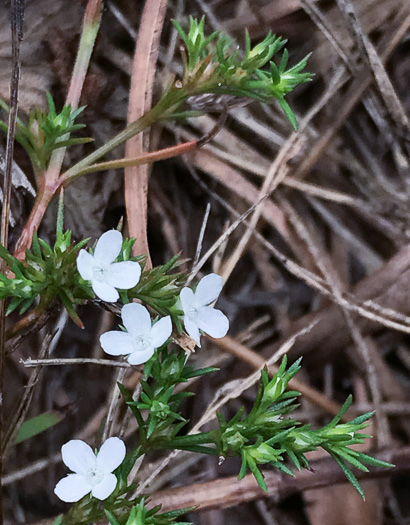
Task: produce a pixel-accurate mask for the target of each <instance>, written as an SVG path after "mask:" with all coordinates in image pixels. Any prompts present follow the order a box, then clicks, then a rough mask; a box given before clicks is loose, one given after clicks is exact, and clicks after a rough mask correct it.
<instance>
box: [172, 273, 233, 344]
mask: <svg viewBox="0 0 410 525" xmlns="http://www.w3.org/2000/svg"><path fill="white" fill-rule="evenodd" d="M222 286H223V280H222V277H221V276H220V275H217V274H216V273H211V274H209V275H206V276H205V277H204V278H203V279H201V280H200V281H199V284H198V286H197V288H196V290H195V292H193V291H192V290H191V289H190V288H183V289H182V290H181V294H180V299H181V306H182V310H183V311H184V326H185V330H186V331H187V332H188V335H189V336H190V337H191V338H192V339H193V340H194V341H195V342H196V344H197V345H198V346H199V347H200V346H201V344H200V340H199V339H200V332H199V330H202V331H203V332H205V333H207V334H208V335H210V336H211V337H216V338H219V337H224V336H225V335H226V333H227V331H228V329H229V321H228V318H227V317H226V315H225V314H223V313H222V312H221V311H220V310H215V309H214V308H213V307H211V306H209V305H210V304H211V303H213V302H214V301H216V300H217V299H218V296H219V294H220V293H221V290H222Z"/></svg>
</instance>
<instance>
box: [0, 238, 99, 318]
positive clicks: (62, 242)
mask: <svg viewBox="0 0 410 525" xmlns="http://www.w3.org/2000/svg"><path fill="white" fill-rule="evenodd" d="M87 241H88V239H85V240H83V241H81V242H79V243H78V244H73V243H72V241H71V232H70V231H67V232H65V233H61V232H58V233H57V237H56V241H55V243H54V246H53V247H51V246H50V245H49V244H48V243H47V242H46V241H44V240H43V239H39V238H38V237H37V235H35V236H34V238H33V245H32V248H31V250H30V251H29V250H27V251H26V260H25V263H24V264H23V263H22V262H21V261H19V260H18V259H17V258H16V257H14V256H13V255H11V253H10V252H9V251H8V250H7V249H6V248H4V246H1V245H0V257H1V258H2V259H4V260H5V261H6V263H7V265H8V267H9V269H10V271H11V272H12V273H13V274H14V277H8V276H6V275H3V274H1V273H0V299H5V298H8V297H12V300H11V302H10V304H9V307H8V309H7V314H10V313H11V312H13V311H14V310H16V309H17V308H20V313H21V314H22V313H24V312H25V311H26V310H27V309H28V308H30V306H32V304H33V303H34V301H35V300H36V299H37V298H38V299H39V306H38V309H39V310H41V311H44V310H46V309H47V308H48V307H49V306H50V305H51V304H53V303H54V301H55V300H57V299H59V300H60V301H61V303H62V304H63V305H64V307H65V308H66V310H67V312H68V314H69V315H70V317H71V318H72V319H73V321H74V322H76V323H77V324H80V325H81V321H80V319H79V317H78V315H77V313H76V311H75V310H74V306H73V303H75V302H80V301H82V300H84V299H90V298H92V293H91V288H90V287H89V286H88V285H85V284H84V281H82V280H81V278H80V275H79V274H78V272H77V266H76V258H77V255H78V252H79V251H80V249H81V248H82V247H83V246H84V245H85V244H86V243H87Z"/></svg>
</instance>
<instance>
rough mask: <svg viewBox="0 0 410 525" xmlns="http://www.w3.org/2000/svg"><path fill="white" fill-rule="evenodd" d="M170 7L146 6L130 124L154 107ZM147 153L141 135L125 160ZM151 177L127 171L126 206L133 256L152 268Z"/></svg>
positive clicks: (162, 3) (144, 171)
mask: <svg viewBox="0 0 410 525" xmlns="http://www.w3.org/2000/svg"><path fill="white" fill-rule="evenodd" d="M167 3H168V2H167V0H147V1H146V2H145V7H144V12H143V15H142V19H141V27H140V31H139V34H138V40H137V45H136V49H135V54H134V64H133V69H132V75H131V87H130V97H129V105H128V123H131V122H135V121H136V120H137V119H138V118H139V117H141V116H142V115H143V114H144V112H145V111H147V110H148V109H149V108H150V107H151V102H152V89H153V84H154V75H155V71H156V64H157V57H158V51H159V39H160V36H161V29H162V25H163V23H164V18H165V11H166V8H167ZM148 149H149V148H148V135H147V134H141V133H140V134H139V135H136V136H135V137H133V138H132V139H130V140H129V141H128V142H127V144H126V147H125V153H126V157H129V158H132V157H138V156H140V155H142V153H143V152H144V151H148ZM148 176H149V166H147V165H142V166H130V167H128V168H125V178H124V185H125V205H126V208H127V220H128V229H129V234H130V237H133V238H134V239H136V243H135V244H134V247H133V250H134V255H140V254H141V253H144V254H146V255H147V267H150V266H152V264H151V261H150V255H149V253H150V251H149V246H148V239H147V220H148V219H147V211H148V200H147V199H148Z"/></svg>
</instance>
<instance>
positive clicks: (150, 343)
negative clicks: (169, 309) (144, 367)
mask: <svg viewBox="0 0 410 525" xmlns="http://www.w3.org/2000/svg"><path fill="white" fill-rule="evenodd" d="M121 317H122V322H123V324H124V326H125V328H126V329H127V331H126V332H120V331H118V330H117V331H111V332H106V333H105V334H102V336H101V337H100V343H101V346H102V347H103V350H104V352H106V353H107V354H110V355H128V361H129V362H130V363H131V364H132V365H140V364H141V363H145V362H146V361H148V359H150V357H152V355H153V354H154V352H155V349H156V348H159V347H160V346H162V345H163V344H164V343H165V341H166V340H167V339H168V337H169V336H170V335H171V332H172V322H171V317H170V316H169V315H167V317H163V318H162V319H160V320H159V321H158V322H157V323H155V324H154V325H152V323H151V316H150V314H149V312H148V310H147V309H146V308H145V307H144V306H142V305H141V304H138V303H130V304H126V305H124V306H123V308H122V310H121Z"/></svg>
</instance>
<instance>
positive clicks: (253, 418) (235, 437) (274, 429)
mask: <svg viewBox="0 0 410 525" xmlns="http://www.w3.org/2000/svg"><path fill="white" fill-rule="evenodd" d="M299 369H300V359H299V360H298V361H296V362H295V363H293V365H292V366H291V367H290V368H288V369H286V356H285V357H284V358H283V360H282V363H281V365H280V367H279V370H278V372H277V373H276V374H275V375H274V376H273V378H272V379H270V380H269V378H268V374H267V371H266V370H262V372H261V379H260V381H259V385H258V391H257V395H256V398H255V402H254V405H253V407H252V410H251V411H250V413H249V414H248V415H245V411H244V409H243V408H241V409H240V410H239V411H238V412H237V413H236V414H235V416H234V417H233V418H232V419H231V420H230V421H226V420H225V419H224V417H223V416H222V414H218V423H219V428H218V429H217V430H215V431H212V432H204V433H200V434H195V435H185V436H178V435H176V434H175V432H172V433H169V434H168V437H169V439H170V442H168V443H166V442H165V441H163V442H162V443H161V445H162V447H163V448H171V449H172V448H179V449H182V450H190V451H193V452H201V453H204V454H214V455H218V456H222V457H227V456H239V457H241V459H242V465H241V469H240V472H239V478H240V479H241V478H243V477H244V476H245V474H246V473H247V471H248V470H250V471H251V472H252V473H253V475H254V476H255V479H256V480H257V482H258V484H259V486H260V487H261V488H262V490H264V491H265V492H266V491H267V487H266V483H265V480H264V477H263V473H262V471H261V469H260V467H261V465H266V464H268V465H271V466H272V467H275V468H277V469H278V470H280V471H282V472H284V473H286V474H289V475H291V476H293V472H292V471H291V470H290V469H289V467H288V466H287V465H286V464H285V460H287V461H288V462H289V461H290V463H292V464H293V465H294V467H296V469H297V470H300V469H301V468H308V467H309V462H308V460H307V458H306V453H307V452H309V451H313V450H317V449H318V448H320V447H321V448H322V449H324V450H326V451H327V452H328V453H329V454H330V455H331V456H332V457H333V458H334V459H335V460H336V462H337V463H338V465H339V466H340V467H341V468H342V470H343V472H344V473H345V475H346V477H347V479H348V480H349V481H350V482H351V483H352V485H353V486H354V487H355V488H356V490H357V491H358V492H359V494H360V495H361V496H362V497H364V495H363V491H362V489H361V487H360V485H359V483H358V481H357V479H356V478H355V476H354V474H353V472H352V471H351V467H350V465H351V466H353V467H355V468H358V469H360V470H363V471H367V468H366V466H365V465H372V466H378V467H392V466H393V465H391V464H390V463H386V462H384V461H380V460H378V459H375V458H372V457H371V456H368V455H367V454H364V453H363V452H358V451H357V450H353V449H352V448H351V446H352V445H356V444H361V443H363V442H364V441H365V440H366V439H367V438H368V437H370V436H368V435H367V434H362V433H361V432H360V431H361V430H363V429H364V428H366V427H367V425H368V423H367V421H368V419H369V418H370V417H371V416H372V413H368V414H364V415H363V416H360V417H358V418H356V419H353V420H352V421H350V422H348V423H340V420H341V419H342V418H343V416H344V414H345V413H346V411H347V409H348V408H349V406H350V404H351V398H350V397H349V398H348V400H347V401H346V403H345V404H344V405H343V407H342V408H341V410H340V412H339V414H338V415H337V416H336V417H335V418H334V419H333V420H332V421H331V422H330V423H329V424H328V425H326V426H325V427H323V428H321V429H318V430H313V429H311V428H310V425H302V424H301V423H300V422H298V421H296V420H295V419H292V418H290V417H287V416H288V415H289V414H290V413H291V412H292V411H293V410H295V408H297V406H298V404H297V403H296V401H297V397H298V396H299V395H300V394H299V392H295V391H287V390H286V389H287V387H288V383H289V381H290V380H291V379H292V377H293V376H294V375H295V374H296V373H297V371H298V370H299ZM163 436H165V433H163Z"/></svg>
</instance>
